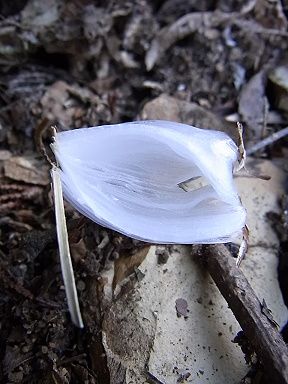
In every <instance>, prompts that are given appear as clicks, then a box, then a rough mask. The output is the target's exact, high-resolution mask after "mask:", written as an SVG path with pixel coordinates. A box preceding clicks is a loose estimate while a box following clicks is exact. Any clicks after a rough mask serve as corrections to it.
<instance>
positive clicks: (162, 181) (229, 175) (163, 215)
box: [52, 121, 246, 244]
mask: <svg viewBox="0 0 288 384" xmlns="http://www.w3.org/2000/svg"><path fill="white" fill-rule="evenodd" d="M52 148H53V151H54V153H55V155H56V158H57V160H58V162H59V165H60V167H61V172H60V175H61V181H62V185H63V191H64V196H65V197H66V199H67V200H68V201H69V202H70V203H71V204H72V205H73V206H74V207H75V208H76V209H77V210H78V211H80V212H82V213H83V214H84V215H86V216H88V217H89V218H90V219H92V220H93V221H95V222H96V223H98V224H101V225H103V226H105V227H108V228H112V229H114V230H116V231H118V232H121V233H123V234H125V235H127V236H130V237H133V238H136V239H140V240H144V241H149V242H153V243H179V244H180V243H182V244H192V243H203V244H205V243H220V242H221V243H222V242H228V241H232V240H233V239H234V238H235V236H237V235H238V234H240V233H241V230H242V228H243V227H244V225H245V218H246V212H245V209H244V208H243V206H242V205H241V202H240V200H239V197H238V194H237V190H236V188H235V185H234V181H233V167H234V164H235V162H236V161H237V154H238V149H237V147H236V145H235V144H234V142H233V141H232V140H231V139H230V138H229V137H228V136H227V135H226V134H225V133H223V132H218V131H212V130H205V129H199V128H195V127H192V126H188V125H185V124H179V123H174V122H169V121H137V122H132V123H123V124H117V125H104V126H100V127H93V128H81V129H75V130H71V131H66V132H61V133H57V134H56V137H55V142H54V144H53V145H52Z"/></svg>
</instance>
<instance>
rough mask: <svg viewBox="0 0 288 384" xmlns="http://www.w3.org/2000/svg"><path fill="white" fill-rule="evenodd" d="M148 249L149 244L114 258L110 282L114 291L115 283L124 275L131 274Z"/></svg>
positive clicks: (119, 281) (121, 279) (120, 280)
mask: <svg viewBox="0 0 288 384" xmlns="http://www.w3.org/2000/svg"><path fill="white" fill-rule="evenodd" d="M149 249H150V246H149V245H148V246H144V247H143V248H140V249H139V250H138V251H137V252H136V253H134V254H132V255H131V256H127V254H124V255H121V256H120V257H119V259H117V260H115V265H114V277H113V282H112V289H113V292H114V291H115V288H116V287H117V285H119V284H120V283H121V282H122V281H123V280H124V279H125V278H126V277H128V276H129V275H131V274H132V273H133V272H134V271H135V268H137V267H139V265H140V264H141V263H142V261H143V260H144V259H145V257H146V255H147V253H148V251H149Z"/></svg>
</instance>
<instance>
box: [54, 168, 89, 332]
mask: <svg viewBox="0 0 288 384" xmlns="http://www.w3.org/2000/svg"><path fill="white" fill-rule="evenodd" d="M51 177H52V186H53V194H54V204H55V216H56V228H57V239H58V246H59V254H60V263H61V270H62V276H63V280H64V286H65V292H66V297H67V303H68V308H69V312H70V315H71V319H72V321H73V323H74V324H75V325H76V326H77V327H79V328H83V327H84V325H83V321H82V316H81V312H80V307H79V301H78V295H77V290H76V285H75V279H74V272H73V266H72V261H71V256H70V250H69V242H68V233H67V227H66V220H65V211H64V203H63V193H62V185H61V179H60V175H59V169H58V168H57V167H56V166H55V165H53V167H52V169H51Z"/></svg>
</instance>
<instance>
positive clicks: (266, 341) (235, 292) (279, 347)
mask: <svg viewBox="0 0 288 384" xmlns="http://www.w3.org/2000/svg"><path fill="white" fill-rule="evenodd" d="M202 253H203V258H204V259H205V264H206V263H207V265H206V268H207V270H208V272H209V273H210V275H211V277H212V279H213V280H214V282H215V283H216V285H217V287H218V289H219V290H220V292H221V294H222V295H223V297H224V298H225V300H226V301H227V303H228V305H229V308H231V310H232V311H233V313H234V315H235V317H236V319H237V321H238V322H239V324H240V325H241V327H242V329H243V331H244V333H245V335H246V337H247V338H248V340H249V342H250V343H251V346H252V347H253V348H254V350H255V353H256V354H257V356H258V359H259V361H260V362H261V364H262V366H263V371H264V372H265V374H266V375H267V377H269V379H270V381H269V383H271V384H272V383H275V384H276V383H277V384H287V383H288V349H287V347H286V344H285V342H284V340H283V339H282V336H281V335H280V333H279V332H278V330H277V328H276V327H275V325H273V324H272V323H271V321H270V320H269V319H268V318H267V317H266V316H265V314H264V313H263V312H262V306H261V303H260V301H259V299H258V298H257V296H256V294H255V292H254V291H253V289H252V288H251V286H250V284H249V283H248V281H247V279H246V277H245V276H244V274H243V273H242V271H241V269H240V268H237V267H236V266H235V260H234V259H233V258H232V257H231V255H230V253H229V251H228V250H227V248H226V247H225V246H224V245H213V246H205V247H203V248H202V250H201V254H202Z"/></svg>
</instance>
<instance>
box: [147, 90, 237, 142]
mask: <svg viewBox="0 0 288 384" xmlns="http://www.w3.org/2000/svg"><path fill="white" fill-rule="evenodd" d="M140 118H141V119H143V120H170V121H177V122H179V123H185V124H189V125H193V126H195V127H200V128H208V129H216V130H219V131H224V132H227V133H228V134H229V135H230V136H231V137H233V136H234V135H236V134H237V129H236V128H235V125H234V124H230V123H229V122H227V121H225V120H224V119H222V118H221V117H219V116H217V115H216V114H214V113H213V112H211V111H209V110H208V109H205V108H203V107H201V106H200V105H198V104H196V103H190V102H188V101H184V100H179V99H176V98H175V97H171V96H169V95H167V94H165V93H162V94H161V95H160V96H158V97H156V98H155V99H153V100H152V101H148V102H147V103H146V104H145V105H144V107H143V110H142V111H141V113H140Z"/></svg>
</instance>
